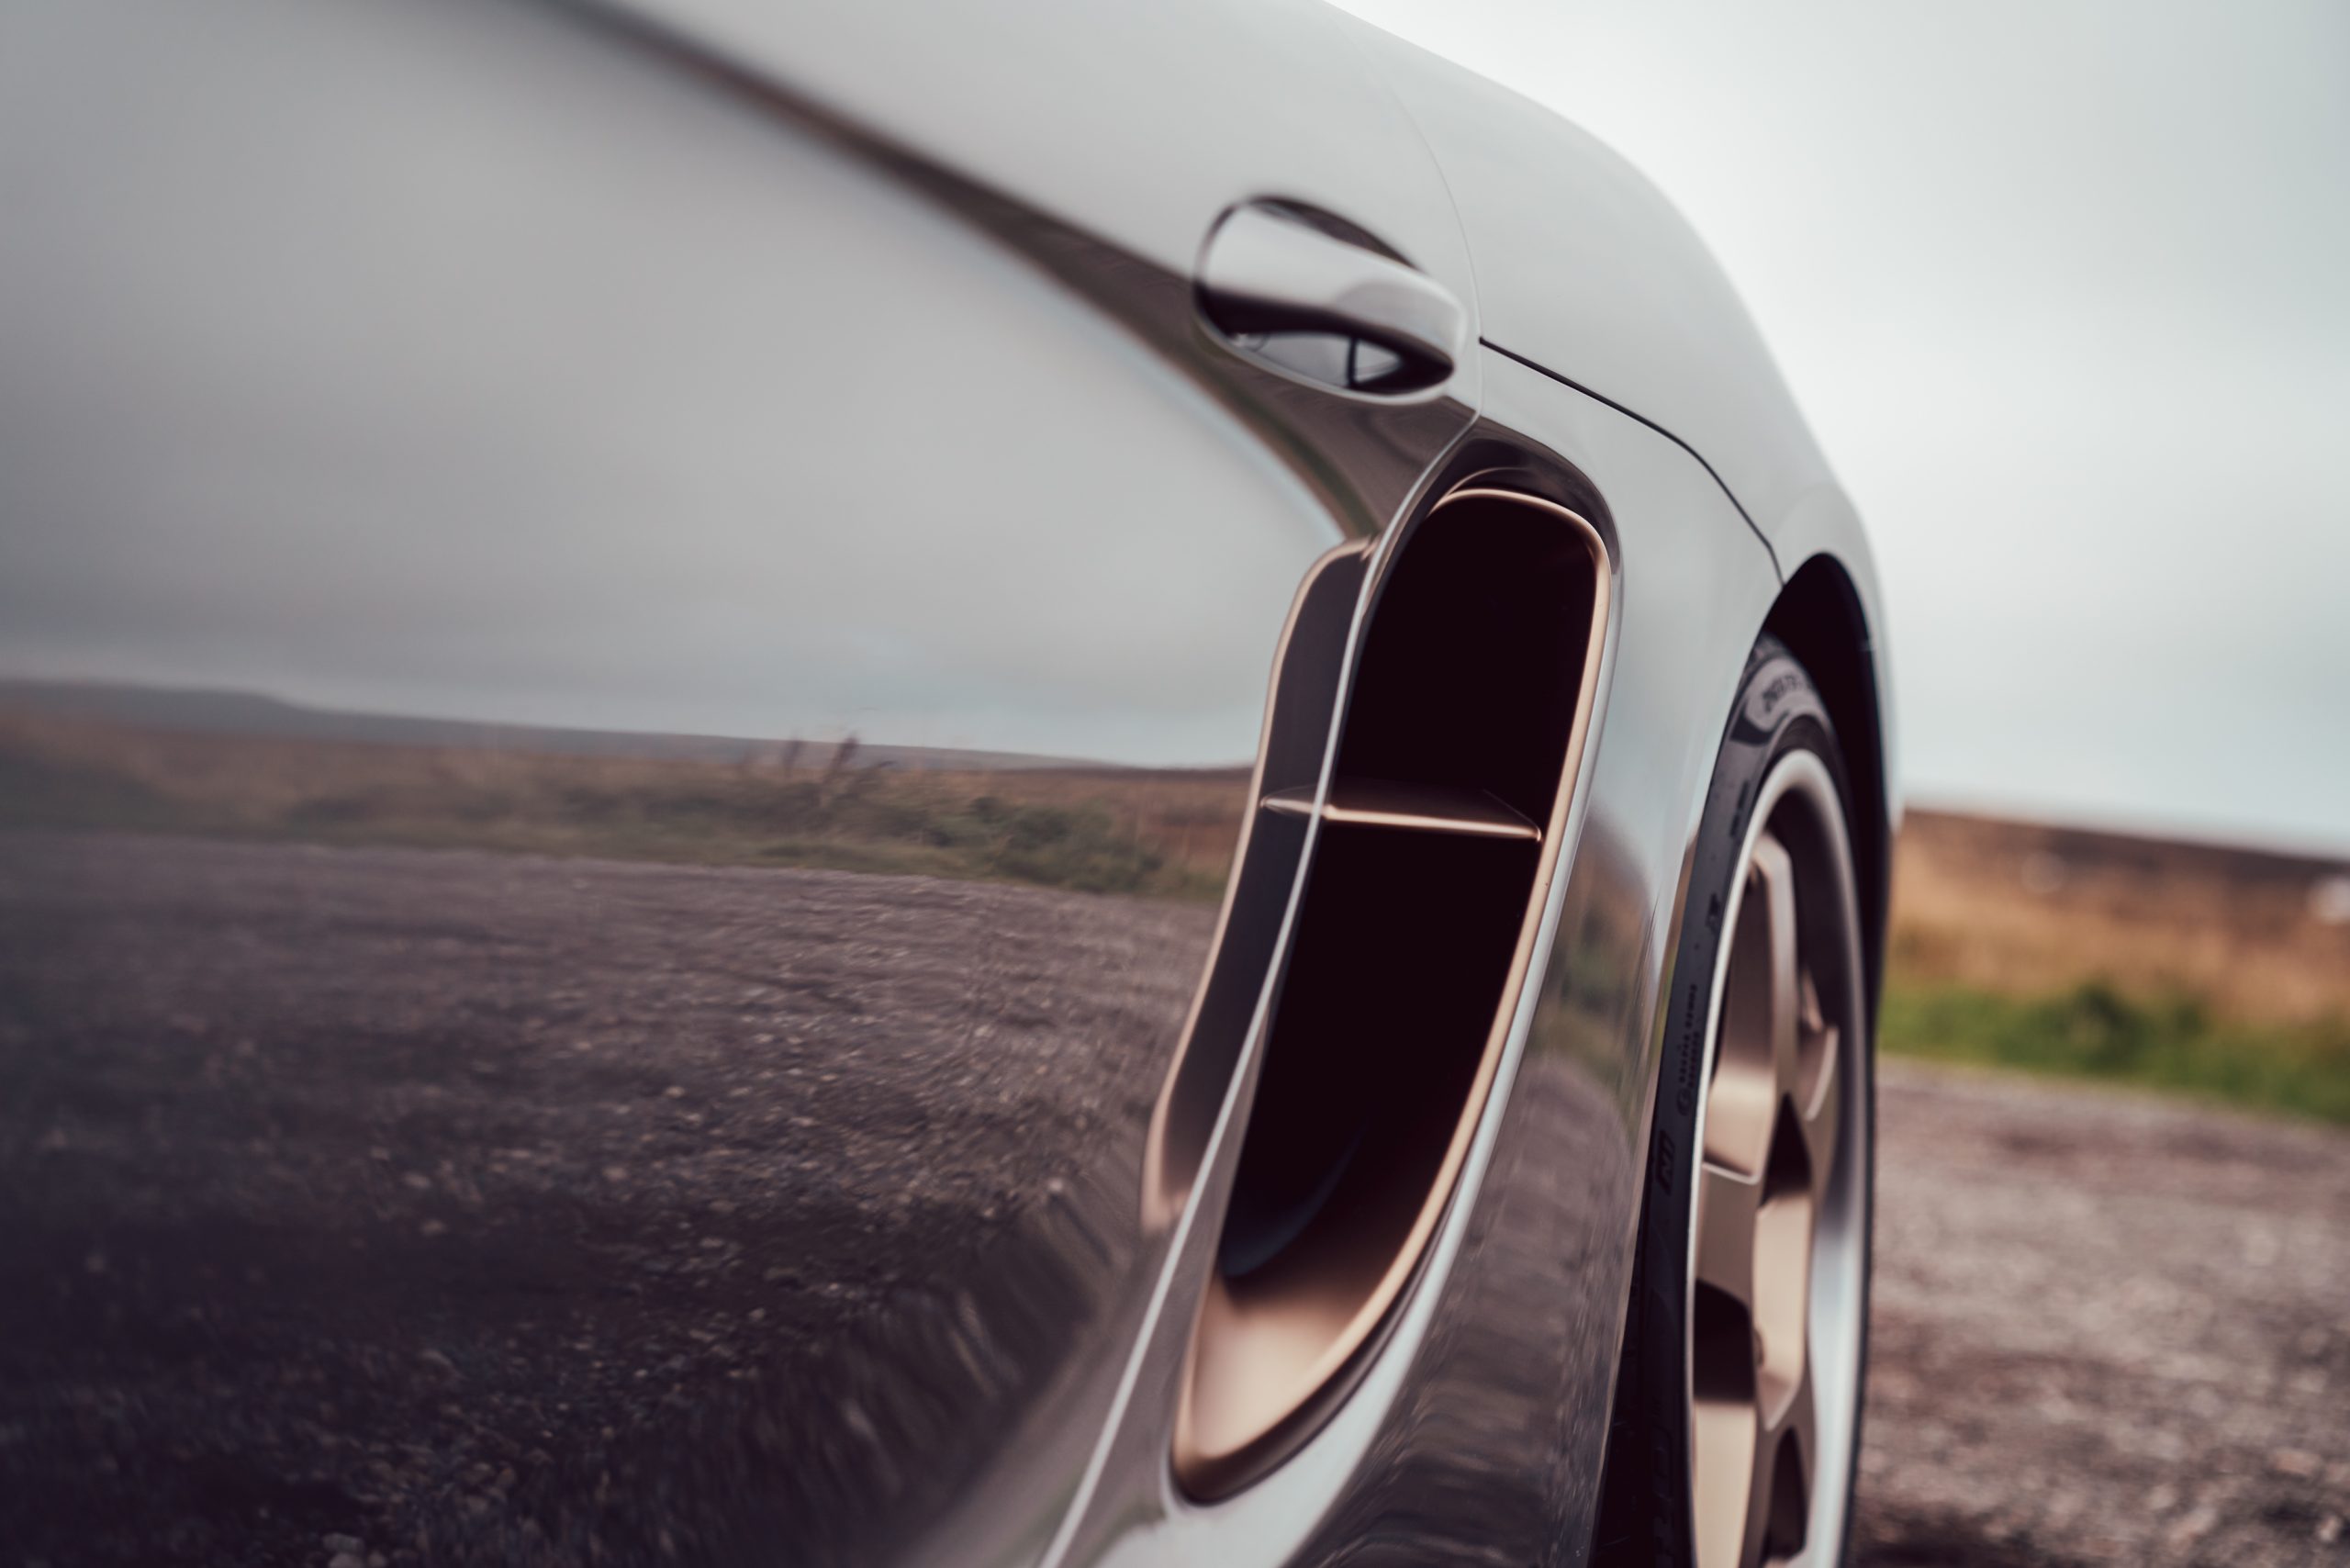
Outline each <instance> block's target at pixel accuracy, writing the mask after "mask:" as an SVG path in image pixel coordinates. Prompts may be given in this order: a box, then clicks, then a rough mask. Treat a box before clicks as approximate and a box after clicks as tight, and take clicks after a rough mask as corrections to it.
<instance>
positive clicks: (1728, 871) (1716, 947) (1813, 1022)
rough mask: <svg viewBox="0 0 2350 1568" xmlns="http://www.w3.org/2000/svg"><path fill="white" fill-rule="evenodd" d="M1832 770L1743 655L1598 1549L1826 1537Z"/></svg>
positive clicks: (1793, 710)
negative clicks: (1745, 663) (1743, 659)
mask: <svg viewBox="0 0 2350 1568" xmlns="http://www.w3.org/2000/svg"><path fill="white" fill-rule="evenodd" d="M1850 822H1851V792H1850V787H1849V785H1848V783H1847V781H1846V771H1845V767H1844V762H1843V757H1842V754H1841V751H1840V749H1839V747H1838V745H1837V740H1836V733H1835V729H1834V727H1833V725H1832V724H1831V723H1830V721H1829V717H1828V711H1827V708H1826V705H1825V703H1824V702H1823V701H1822V700H1821V698H1820V695H1819V692H1818V689H1817V688H1816V687H1815V686H1814V685H1813V683H1812V680H1811V678H1810V676H1809V675H1808V674H1807V672H1806V670H1805V669H1804V667H1803V666H1802V665H1801V663H1799V662H1798V661H1797V660H1796V658H1795V656H1794V655H1792V654H1790V653H1789V652H1788V651H1787V649H1786V648H1785V646H1784V645H1782V644H1779V643H1778V642H1777V641H1776V640H1774V639H1771V638H1767V637H1766V638H1764V639H1763V640H1762V643H1761V644H1759V645H1758V646H1757V647H1756V649H1755V651H1754V653H1753V655H1751V657H1750V659H1749V660H1748V663H1747V667H1746V672H1745V675H1744V678H1743V679H1742V681H1741V683H1740V691H1739V698H1738V702H1737V704H1736V707H1735V709H1734V710H1733V713H1732V717H1731V721H1730V724H1729V731H1728V733H1727V734H1725V736H1724V737H1723V742H1722V748H1721V755H1720V758H1719V760H1718V762H1717V763H1716V765H1715V768H1714V778H1713V783H1712V786H1711V788H1710V789H1709V790H1708V791H1707V801H1706V810H1705V815H1704V818H1703V821H1702V823H1701V825H1700V828H1699V832H1698V837H1697V842H1696V846H1695V856H1694V858H1693V862H1692V866H1691V869H1690V879H1689V889H1688V894H1687V897H1686V899H1685V900H1684V904H1683V911H1684V913H1683V917H1682V926H1681V934H1680V941H1679V945H1678V948H1677V952H1676V956H1675V960H1674V965H1673V970H1672V978H1671V980H1670V981H1669V984H1670V987H1671V991H1670V993H1669V1004H1668V1008H1667V1012H1666V1018H1665V1028H1664V1036H1663V1042H1662V1060H1661V1062H1660V1064H1659V1072H1658V1078H1657V1103H1656V1111H1655V1116H1654V1121H1653V1125H1652V1130H1651V1137H1650V1147H1649V1160H1648V1166H1647V1170H1646V1172H1645V1190H1644V1193H1643V1199H1642V1205H1641V1217H1640V1229H1639V1244H1638V1252H1637V1255H1636V1259H1635V1263H1634V1271H1633V1284H1632V1298H1631V1302H1630V1304H1629V1307H1628V1315H1627V1317H1626V1327H1625V1338H1624V1350H1623V1365H1622V1368H1621V1371H1620V1372H1619V1375H1618V1379H1617V1399H1616V1406H1615V1413H1614V1427H1613V1429H1612V1431H1611V1433H1610V1438H1609V1445H1608V1464H1607V1471H1606V1479H1605V1481H1604V1484H1603V1488H1604V1489H1603V1496H1602V1508H1601V1518H1600V1529H1599V1531H1598V1536H1597V1543H1596V1544H1597V1547H1598V1551H1597V1556H1598V1558H1599V1560H1600V1561H1601V1562H1641V1563H1657V1564H1666V1563H1670V1564H1688V1565H1691V1568H1754V1565H1759V1564H1763V1563H1772V1564H1780V1563H1785V1564H1796V1563H1803V1564H1830V1563H1836V1562H1841V1561H1842V1560H1843V1557H1844V1554H1845V1545H1846V1541H1847V1540H1848V1538H1849V1535H1850V1528H1851V1515H1852V1507H1851V1503H1852V1477H1853V1470H1854V1461H1855V1458H1856V1455H1857V1453H1858V1451H1859V1439H1860V1415H1861V1399H1862V1386H1863V1372H1864V1367H1865V1362H1866V1343H1865V1341H1866V1332H1867V1321H1868V1273H1869V1221H1870V1209H1871V1200H1872V1189H1873V1186H1874V1165H1873V1159H1872V1153H1871V1148H1872V1143H1873V1132H1874V1119H1875V1085H1874V1071H1873V1064H1872V1057H1873V1052H1872V1048H1871V1039H1870V1028H1869V1008H1868V1003H1867V1000H1866V998H1867V994H1868V987H1867V981H1866V977H1865V974H1864V966H1863V957H1862V954H1863V946H1862V938H1861V930H1862V925H1861V915H1860V900H1859V894H1858V890H1857V885H1856V882H1855V879H1854V876H1853V870H1852V833H1851V828H1850Z"/></svg>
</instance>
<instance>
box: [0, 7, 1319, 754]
mask: <svg viewBox="0 0 2350 1568" xmlns="http://www.w3.org/2000/svg"><path fill="white" fill-rule="evenodd" d="M253 14H254V13H253V9H252V8H251V7H246V8H242V9H239V8H231V9H230V10H229V12H228V13H227V14H225V15H223V16H218V17H211V18H207V20H206V21H204V22H202V23H200V24H199V23H196V22H195V21H194V20H193V18H190V19H188V20H187V21H186V22H185V23H182V22H178V21H174V20H173V18H170V17H162V16H157V17H148V18H143V19H142V20H141V21H140V24H139V25H138V26H137V27H136V28H131V29H129V31H127V32H126V33H125V34H124V35H123V36H121V37H117V38H111V39H109V38H105V37H103V36H101V35H103V34H104V33H105V32H106V29H107V28H109V27H110V26H112V25H113V24H111V23H108V22H107V21H106V19H105V18H103V17H72V16H69V15H67V14H58V15H55V16H51V17H47V18H40V19H35V20H33V21H28V22H27V23H26V24H24V25H27V26H33V25H40V26H47V27H51V28H60V29H66V28H79V29H81V30H82V36H81V37H80V39H78V40H77V41H78V42H79V43H80V44H81V45H82V46H83V47H84V48H87V49H88V50H91V51H92V52H93V53H95V54H101V55H103V56H104V58H105V60H106V70H105V73H104V74H105V76H106V79H107V80H108V81H109V82H110V83H111V84H113V85H112V88H111V89H110V91H109V92H108V93H106V94H103V95H94V94H91V93H89V92H88V91H87V90H86V81H85V80H82V79H77V78H75V77H74V76H73V74H72V73H59V72H54V71H51V72H49V73H46V74H44V75H41V76H39V77H34V78H33V79H20V80H11V79H10V73H9V71H8V67H7V64H6V61H5V59H0V193H5V192H7V191H9V190H12V189H13V190H15V191H17V192H18V193H19V194H20V195H22V196H24V197H25V199H24V201H21V202H9V203H8V204H7V205H8V206H9V207H10V208H11V210H12V211H15V212H16V213H17V215H18V217H19V218H22V217H23V215H24V213H25V212H26V210H27V209H28V205H29V207H30V209H31V210H32V211H33V212H34V213H35V215H36V217H37V218H38V221H17V222H12V223H9V224H6V225H0V279H5V280H6V285H5V286H0V344H5V345H6V353H7V356H8V357H7V362H6V364H0V552H4V553H5V556H6V570H5V571H0V676H33V677H44V678H81V679H95V680H106V681H128V682H139V683H157V684H168V685H174V686H191V687H210V688H226V689H243V690H251V691H257V692H263V693H266V694H269V695H273V696H276V697H280V698H284V699H287V700H295V701H298V702H302V703H305V704H308V705H310V706H315V707H324V708H347V709H353V710H358V711H370V712H379V713H410V714H420V715H428V716H434V717H450V718H468V719H480V720H488V721H494V722H535V723H543V724H554V725H563V726H572V727H578V728H588V729H620V730H653V731H668V732H683V733H699V734H736V735H749V736H784V735H789V734H802V735H809V736H817V737H829V736H836V735H838V734H843V733H845V732H848V731H856V732H858V733H860V734H863V735H864V736H865V738H867V740H878V741H886V742H890V743H894V744H901V745H942V746H967V747H977V748H981V749H989V750H1001V751H1018V752H1029V753H1035V754H1041V755H1047V756H1085V757H1097V758H1106V759H1110V760H1116V761H1125V762H1142V763H1210V764H1231V763H1236V762H1241V761H1245V760H1246V759H1247V758H1248V756H1249V755H1250V754H1251V753H1252V752H1253V750H1254V749H1255V745H1256V739H1257V729H1258V724H1259V718H1260V713H1261V704H1262V700H1263V693H1264V683H1265V678H1266V674H1267V671H1268V669H1269V667H1270V659H1271V654H1272V646H1273V642H1274V639H1275V637H1276V635H1277V634H1278V633H1279V630H1280V626H1281V619H1282V616H1283V613H1284V611H1285V610H1286V607H1287V604H1288V600H1289V596H1290V594H1291V591H1292V588H1294V586H1295V585H1296V583H1297V581H1298V579H1299V577H1301V576H1302V574H1303V572H1304V567H1305V565H1306V563H1307V562H1308V561H1310V560H1311V559H1312V558H1313V557H1314V556H1315V554H1318V553H1319V552H1320V551H1321V550H1323V549H1325V548H1326V547H1327V546H1328V545H1329V544H1331V543H1335V542H1336V539H1337V535H1336V533H1335V532H1333V531H1332V530H1331V528H1330V526H1329V524H1328V523H1327V522H1326V521H1324V520H1323V519H1322V517H1321V515H1320V513H1319V512H1318V510H1316V509H1315V508H1314V507H1313V506H1312V505H1311V504H1310V503H1309V502H1308V501H1307V500H1306V498H1305V497H1304V492H1303V491H1302V489H1301V488H1300V487H1298V486H1297V484H1296V483H1295V481H1294V480H1293V479H1292V478H1291V477H1290V476H1288V475H1287V474H1286V473H1285V472H1284V471H1282V470H1280V469H1279V468H1278V467H1277V466H1276V465H1273V464H1272V463H1271V462H1270V460H1269V459H1267V458H1266V457H1264V456H1263V455H1262V454H1260V453H1259V452H1257V451H1256V450H1255V449H1254V448H1253V447H1252V446H1251V445H1250V444H1249V443H1248V442H1246V441H1245V440H1242V439H1239V438H1237V436H1236V435H1235V433H1234V432H1232V431H1230V430H1229V429H1228V427H1226V426H1225V425H1223V424H1222V423H1221V422H1220V421H1219V420H1218V419H1217V417H1215V416H1214V415H1212V414H1210V413H1209V412H1208V411H1207V409H1206V406H1205V404H1204V401H1203V399H1202V398H1199V397H1198V395H1197V394H1195V393H1194V392H1192V391H1191V390H1190V389H1189V388H1188V387H1186V386H1181V385H1179V384H1176V383H1174V382H1173V381H1172V380H1171V378H1169V377H1168V376H1167V375H1164V373H1162V372H1158V371H1155V370H1152V369H1150V368H1148V364H1149V362H1148V361H1147V359H1146V358H1145V357H1144V356H1143V355H1142V354H1141V353H1140V352H1139V351H1138V350H1137V349H1136V348H1135V347H1134V346H1132V345H1131V344H1129V343H1127V342H1125V340H1124V339H1122V338H1120V337H1119V336H1118V335H1117V334H1116V333H1114V332H1113V331H1111V330H1108V329H1106V328H1102V327H1098V326H1093V325H1090V324H1088V322H1087V321H1085V320H1084V319H1081V318H1080V313H1077V312H1072V311H1070V310H1069V309H1068V308H1067V307H1066V305H1065V303H1064V302H1062V301H1061V300H1060V299H1059V298H1058V297H1057V296H1055V295H1054V293H1053V291H1052V289H1051V287H1050V286H1048V285H1046V283H1044V282H1043V281H1042V280H1041V279H1040V278H1039V277H1038V275H1037V274H1035V273H1034V272H1033V271H1031V270H1030V269H1028V268H1027V267H1025V266H1024V265H1023V264H1021V263H1016V262H1014V261H1013V260H1012V259H1010V258H1009V256H1008V255H1007V254H1006V253H1004V252H1001V251H999V250H997V249H995V248H994V247H992V246H991V245H989V244H987V243H985V242H982V241H977V240H975V239H973V238H972V237H971V236H970V234H969V233H968V230H963V229H960V228H959V227H957V225H955V224H954V223H952V222H950V221H949V220H947V219H946V218H943V217H941V216H939V215H938V214H936V213H935V212H934V211H932V210H931V209H929V208H927V207H924V206H923V205H921V204H919V203H918V202H916V201H914V200H913V199H912V198H911V197H908V196H901V195H897V194H894V193H892V192H890V191H889V190H887V189H884V188H881V187H879V186H878V185H877V184H876V183H875V182H871V181H868V180H863V179H856V178H853V177H852V176H849V175H847V174H844V173H843V171H842V169H841V167H840V166H839V165H838V164H836V163H835V162H832V161H830V160H828V159H826V158H823V157H820V156H816V155H812V154H811V153H810V152H809V151H808V145H809V144H807V143H805V142H804V141H794V140H789V139H788V138H785V137H783V136H780V135H778V133H777V132H776V131H775V130H774V129H773V128H772V127H770V126H767V125H766V124H764V123H763V122H761V121H760V120H758V119H757V118H755V117H751V116H744V115H740V114H736V113H733V112H732V111H731V110H729V109H728V108H726V107H724V106H722V105H721V104H720V103H719V101H718V100H715V99H714V98H712V97H711V95H707V94H702V93H699V92H698V91H697V90H696V89H695V88H693V87H692V86H690V85H679V86H677V87H676V88H674V89H673V90H672V91H671V92H670V94H669V95H667V96H666V97H665V96H664V95H662V94H660V93H657V92H652V91H648V90H645V89H644V88H643V85H642V81H641V79H636V78H632V85H633V86H634V88H635V90H633V91H632V92H628V93H621V92H617V91H612V90H610V84H608V83H605V82H603V81H602V80H601V79H600V78H599V73H609V72H611V71H615V70H620V69H622V68H623V67H621V66H618V65H615V64H613V63H612V62H611V59H610V53H609V51H604V50H590V49H588V48H585V47H582V48H580V49H579V50H576V54H561V53H558V52H556V51H554V50H552V49H550V47H549V46H548V44H547V42H546V40H547V39H548V38H550V37H552V36H554V29H539V30H537V31H535V32H533V33H529V34H519V33H518V35H517V36H516V37H515V38H514V39H511V40H509V41H510V42H511V46H512V47H511V49H510V50H509V52H508V53H507V55H506V56H505V57H504V58H496V59H482V60H467V61H453V60H451V59H449V58H447V57H446V56H445V54H444V55H441V56H433V55H431V54H429V53H428V50H429V48H430V46H427V45H420V44H419V43H417V42H416V40H415V39H414V38H413V37H411V36H409V35H408V34H407V33H404V32H403V31H401V30H400V29H399V28H397V26H393V25H386V23H385V21H384V19H383V14H382V13H376V14H375V19H374V21H373V22H372V23H371V24H369V25H370V26H372V27H373V28H375V33H374V35H372V36H371V34H370V33H369V32H368V31H367V30H366V28H364V27H358V26H338V27H336V28H320V29H318V30H317V31H316V32H306V31H304V29H303V28H302V26H301V24H300V22H299V20H298V14H299V13H298V8H294V7H288V8H285V10H284V12H283V14H281V15H279V16H278V17H276V18H275V19H274V21H273V23H272V30H271V31H270V32H269V33H268V34H267V35H266V38H265V39H263V38H256V37H248V38H240V37H239V36H237V34H238V29H239V27H240V26H249V25H250V21H251V18H252V15H253ZM499 36H500V35H498V34H497V33H495V32H494V31H493V30H492V29H491V28H488V27H487V26H485V27H484V28H481V29H480V30H479V37H480V38H482V39H498V37H499ZM44 41H55V40H54V39H47V40H44ZM443 47H444V48H445V46H443ZM363 48H364V49H365V50H367V52H365V53H364V57H358V56H356V55H354V57H353V58H348V59H346V58H342V52H349V51H355V50H361V49H363ZM287 50H293V51H295V54H294V59H295V61H296V62H297V64H295V65H293V66H291V67H289V65H288V62H287V58H286V54H285V51H287ZM339 51H342V52H339ZM27 52H28V53H32V54H39V55H46V54H47V52H48V51H45V50H28V51H27ZM487 52H489V53H491V54H496V53H497V52H498V51H497V50H495V49H494V48H493V49H491V50H488V51H487ZM256 61H258V62H263V63H262V64H261V65H259V66H256V65H254V64H252V62H256ZM523 72H529V73H536V82H535V85H537V86H538V87H540V88H541V89H542V91H541V92H540V93H539V94H538V95H536V101H537V105H538V106H539V107H540V108H541V109H543V110H545V111H546V112H545V114H544V115H543V117H542V116H536V115H534V116H517V115H514V114H511V113H509V112H506V111H505V110H504V109H503V108H502V105H503V104H504V103H505V102H506V101H507V99H508V97H509V95H511V94H510V86H511V83H512V80H513V73H523ZM19 74H20V75H21V76H24V77H33V73H19ZM199 105H200V112H199ZM616 121H617V122H618V123H615V122H616ZM12 124H13V125H14V126H15V128H16V130H17V133H16V134H12V133H11V126H12ZM291 126H301V127H303V128H304V135H303V136H302V137H301V138H298V139H297V138H292V137H288V136H287V135H286V134H285V131H286V128H287V127H291ZM35 130H38V131H39V134H38V135H36V134H34V131H35ZM67 146H70V147H71V148H72V151H73V159H72V162H70V164H68V165H67V167H68V168H70V170H71V178H70V179H61V178H59V177H57V176H56V174H55V172H54V171H55V165H54V164H51V163H45V162H43V161H44V160H53V159H55V158H56V157H57V156H58V153H57V149H59V148H61V147H67ZM353 190H364V191H365V192H366V193H367V196H366V199H365V200H364V201H355V200H353V199H352V198H351V195H350V193H351V192H353ZM811 213H821V214H822V215H823V218H824V221H823V223H822V225H821V226H818V225H813V224H811V223H810V222H809V221H808V216H809V215H810V214H811ZM322 215H324V217H323V218H322ZM819 367H821V374H819ZM1138 372H1139V373H1138ZM1080 429H1081V431H1082V432H1083V435H1084V438H1085V439H1084V440H1083V441H1081V442H1079V441H1072V440H1070V439H1069V434H1070V432H1072V431H1077V430H1080ZM916 432H919V439H918V440H917V439H916Z"/></svg>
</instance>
